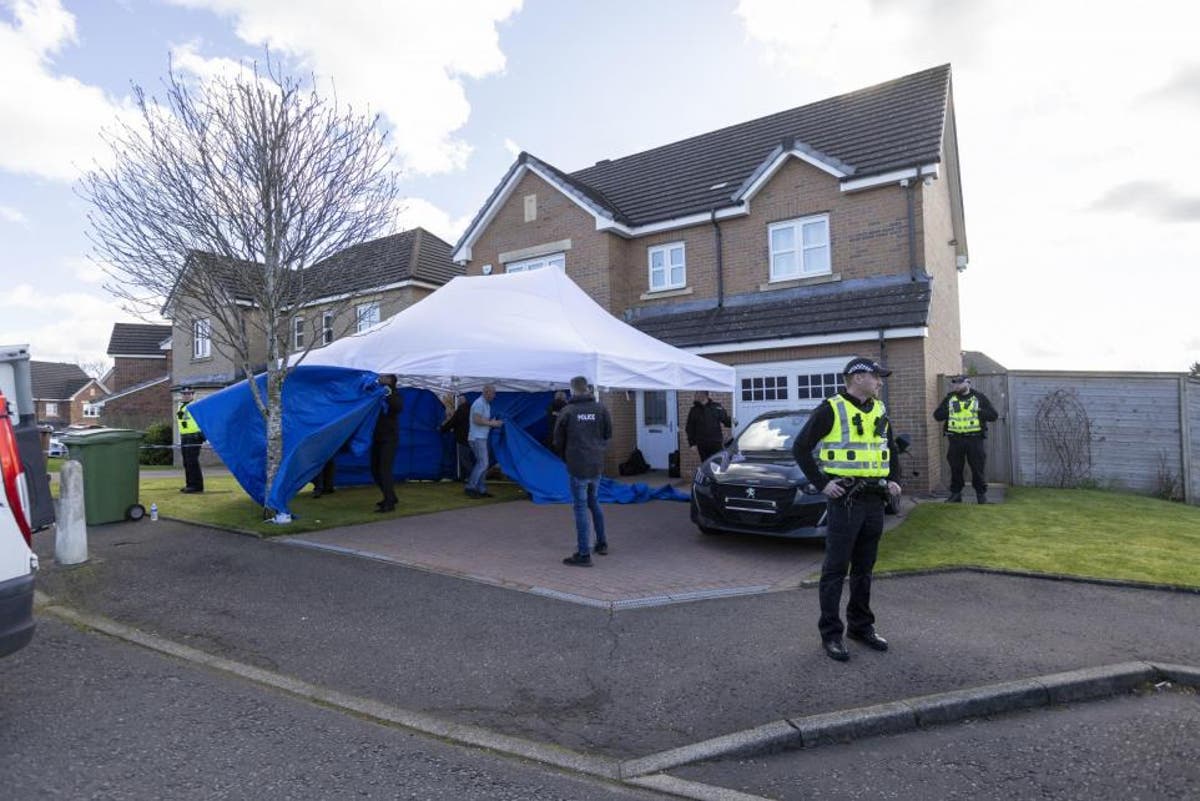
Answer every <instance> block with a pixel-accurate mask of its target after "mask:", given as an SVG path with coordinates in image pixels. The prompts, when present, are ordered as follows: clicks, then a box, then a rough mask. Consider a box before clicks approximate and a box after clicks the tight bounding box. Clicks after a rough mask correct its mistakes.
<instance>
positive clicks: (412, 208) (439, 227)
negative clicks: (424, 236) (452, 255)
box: [396, 197, 473, 245]
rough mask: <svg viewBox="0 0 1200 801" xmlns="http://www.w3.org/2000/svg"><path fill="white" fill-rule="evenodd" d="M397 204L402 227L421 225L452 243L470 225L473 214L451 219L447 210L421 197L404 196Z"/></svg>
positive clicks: (398, 219) (398, 222)
mask: <svg viewBox="0 0 1200 801" xmlns="http://www.w3.org/2000/svg"><path fill="white" fill-rule="evenodd" d="M397 205H398V212H397V217H396V222H397V225H399V226H400V228H401V229H403V230H408V229H409V228H416V227H417V226H420V227H421V228H424V229H425V230H426V231H429V232H430V233H432V234H436V235H437V236H439V237H441V238H442V239H444V240H445V241H447V242H449V243H450V244H451V245H453V244H454V243H455V242H457V241H458V238H459V236H461V235H462V232H463V231H464V230H466V227H467V226H468V225H470V223H471V219H472V216H473V215H468V216H465V217H460V218H458V219H457V220H454V219H451V218H450V215H449V214H447V213H446V212H445V211H443V210H442V209H440V208H438V207H437V206H435V205H434V204H432V203H430V202H429V201H428V200H424V199H423V198H419V197H409V198H404V199H402V200H400V201H399V203H398V204H397Z"/></svg>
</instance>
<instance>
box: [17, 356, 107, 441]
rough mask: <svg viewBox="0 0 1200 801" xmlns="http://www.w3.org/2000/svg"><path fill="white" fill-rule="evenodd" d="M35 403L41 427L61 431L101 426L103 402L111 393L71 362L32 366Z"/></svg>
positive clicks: (30, 363)
mask: <svg viewBox="0 0 1200 801" xmlns="http://www.w3.org/2000/svg"><path fill="white" fill-rule="evenodd" d="M29 373H30V379H31V383H32V384H33V402H34V407H35V409H36V410H37V412H36V414H37V422H38V425H39V426H50V427H51V428H53V429H54V430H56V431H58V430H61V429H64V428H66V427H68V426H72V425H87V424H89V423H94V424H99V422H100V402H101V401H103V400H104V398H105V397H107V395H108V389H107V388H106V387H105V386H104V385H103V384H101V383H100V382H99V381H97V380H96V379H94V378H92V377H91V376H89V375H88V374H87V373H85V372H84V371H83V368H82V367H80V366H79V365H77V364H71V363H69V362H35V361H31V362H29Z"/></svg>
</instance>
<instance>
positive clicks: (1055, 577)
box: [799, 565, 1200, 595]
mask: <svg viewBox="0 0 1200 801" xmlns="http://www.w3.org/2000/svg"><path fill="white" fill-rule="evenodd" d="M946 573H983V574H985V575H991V576H1014V577H1016V578H1032V579H1045V580H1047V581H1069V582H1074V583H1076V584H1096V585H1099V586H1101V587H1123V588H1127V589H1131V590H1162V591H1164V592H1181V593H1184V594H1187V595H1200V587H1192V586H1190V585H1187V584H1157V583H1155V582H1152V581H1135V580H1133V579H1107V578H1099V577H1091V576H1072V575H1070V574H1068V573H1038V572H1037V571H1034V570H1017V569H1015V568H1006V567H985V566H983V565H950V566H948V567H924V568H920V569H919V570H888V571H884V572H881V573H876V574H874V576H873V578H877V579H897V578H913V577H917V576H940V575H944V574H946ZM820 583H821V582H820V579H804V580H803V581H801V582H800V584H799V586H800V587H802V588H804V589H806V590H808V589H813V588H814V587H817V586H819V585H820Z"/></svg>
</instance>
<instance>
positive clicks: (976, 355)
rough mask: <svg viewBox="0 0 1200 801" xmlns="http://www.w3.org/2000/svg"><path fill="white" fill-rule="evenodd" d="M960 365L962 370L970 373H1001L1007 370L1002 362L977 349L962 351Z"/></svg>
mask: <svg viewBox="0 0 1200 801" xmlns="http://www.w3.org/2000/svg"><path fill="white" fill-rule="evenodd" d="M962 367H963V372H964V373H968V374H970V375H1001V374H1003V373H1007V372H1008V368H1007V367H1005V366H1004V365H1003V364H1001V363H1000V362H998V361H996V360H995V359H993V358H992V357H991V356H988V355H987V354H986V353H983V352H982V351H978V350H964V351H963V352H962Z"/></svg>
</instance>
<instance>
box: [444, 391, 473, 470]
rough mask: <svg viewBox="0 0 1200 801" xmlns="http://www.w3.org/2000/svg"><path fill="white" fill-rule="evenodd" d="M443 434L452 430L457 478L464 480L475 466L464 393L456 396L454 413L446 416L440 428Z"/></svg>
mask: <svg viewBox="0 0 1200 801" xmlns="http://www.w3.org/2000/svg"><path fill="white" fill-rule="evenodd" d="M438 430H439V431H441V432H442V433H443V434H445V433H446V432H447V431H453V432H454V447H455V449H456V450H457V452H458V480H459V481H465V480H466V478H467V476H468V475H470V474H471V468H472V467H474V466H475V453H474V452H473V451H472V450H471V443H470V440H469V434H470V431H471V404H469V403H467V396H466V395H459V396H458V405H457V406H455V407H454V413H453V414H451V415H450V416H449V417H447V418H446V422H444V423H442V426H441V428H440V429H438Z"/></svg>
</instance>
